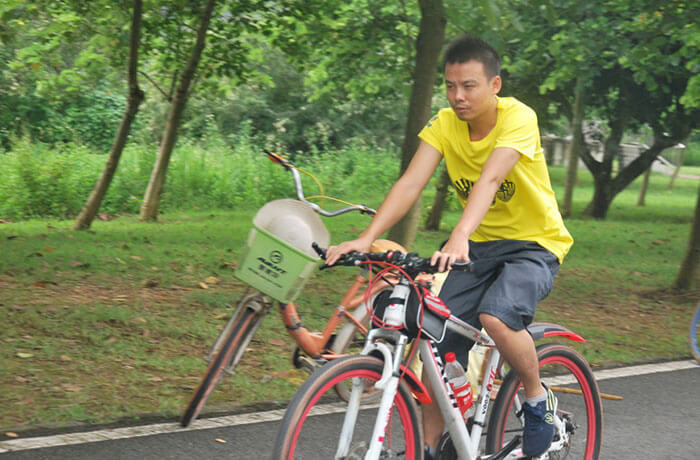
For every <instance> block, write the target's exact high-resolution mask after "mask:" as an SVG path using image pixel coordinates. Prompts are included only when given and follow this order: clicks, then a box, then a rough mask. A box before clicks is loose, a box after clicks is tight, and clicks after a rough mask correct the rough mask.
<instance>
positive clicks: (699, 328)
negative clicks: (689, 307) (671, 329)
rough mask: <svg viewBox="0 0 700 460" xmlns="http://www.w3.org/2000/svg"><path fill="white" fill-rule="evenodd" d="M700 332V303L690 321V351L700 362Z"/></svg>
mask: <svg viewBox="0 0 700 460" xmlns="http://www.w3.org/2000/svg"><path fill="white" fill-rule="evenodd" d="M699 333H700V305H699V306H698V308H697V310H695V315H694V316H693V321H691V323H690V336H689V341H690V352H691V353H692V354H693V357H694V358H695V359H696V360H697V361H698V362H700V348H698V334H699Z"/></svg>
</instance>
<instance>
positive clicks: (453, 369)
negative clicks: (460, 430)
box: [445, 352, 474, 421]
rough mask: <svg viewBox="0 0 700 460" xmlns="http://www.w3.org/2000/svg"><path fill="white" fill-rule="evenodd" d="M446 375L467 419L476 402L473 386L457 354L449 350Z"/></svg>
mask: <svg viewBox="0 0 700 460" xmlns="http://www.w3.org/2000/svg"><path fill="white" fill-rule="evenodd" d="M445 377H447V381H448V382H449V384H450V387H451V388H452V393H454V395H455V399H456V400H457V407H458V408H459V411H460V412H461V413H462V418H464V420H465V421H466V420H467V418H469V414H468V413H467V411H468V410H469V408H470V407H471V406H472V404H473V403H474V396H473V394H472V387H471V385H470V384H469V380H468V379H467V376H466V374H465V372H464V368H463V367H462V365H461V364H460V363H459V361H457V356H456V355H455V354H454V353H452V352H449V353H447V354H446V355H445Z"/></svg>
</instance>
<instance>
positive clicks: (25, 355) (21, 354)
mask: <svg viewBox="0 0 700 460" xmlns="http://www.w3.org/2000/svg"><path fill="white" fill-rule="evenodd" d="M17 357H18V358H22V359H27V358H33V357H34V355H33V354H31V353H24V352H22V351H20V352H18V353H17Z"/></svg>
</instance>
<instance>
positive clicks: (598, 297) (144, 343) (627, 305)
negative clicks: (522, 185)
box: [0, 168, 700, 429]
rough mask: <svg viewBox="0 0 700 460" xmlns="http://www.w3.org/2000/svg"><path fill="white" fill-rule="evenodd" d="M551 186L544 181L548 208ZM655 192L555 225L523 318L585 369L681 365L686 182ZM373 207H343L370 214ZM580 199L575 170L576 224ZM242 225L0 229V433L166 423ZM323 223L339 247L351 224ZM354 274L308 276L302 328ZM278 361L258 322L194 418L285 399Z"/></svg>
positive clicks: (196, 218) (220, 215)
mask: <svg viewBox="0 0 700 460" xmlns="http://www.w3.org/2000/svg"><path fill="white" fill-rule="evenodd" d="M563 175H564V171H563V170H562V169H561V168H553V169H552V178H553V182H554V183H555V187H556V188H557V192H558V193H559V194H560V195H561V183H562V182H563ZM667 185H668V178H667V177H665V176H660V175H653V176H652V179H651V185H650V191H649V193H648V195H647V198H646V206H644V207H641V208H640V207H637V206H636V202H637V194H638V193H639V181H637V182H636V183H634V184H632V186H631V187H630V188H629V189H628V190H626V191H625V192H624V193H623V194H621V195H620V196H618V197H617V198H616V200H615V201H614V202H613V205H612V206H611V209H610V212H609V217H608V219H607V220H605V221H596V220H591V219H587V218H583V217H575V218H572V219H568V220H567V222H566V224H567V226H568V228H569V230H570V231H571V233H572V234H573V236H574V238H575V240H576V243H575V245H574V247H573V249H572V251H571V253H570V255H569V256H568V257H567V260H566V262H565V264H564V265H563V266H562V267H561V271H560V275H559V277H558V278H557V280H556V284H555V288H554V292H553V293H552V295H550V297H549V298H547V299H546V300H545V301H544V302H543V303H542V304H541V306H540V309H539V313H538V318H537V319H538V320H544V321H556V322H559V323H561V324H562V325H565V326H567V327H569V328H571V329H573V330H575V331H576V332H578V333H580V334H582V335H583V336H584V337H586V338H587V339H588V342H587V343H585V344H582V345H577V347H578V348H579V350H581V351H582V352H583V353H584V355H585V356H586V357H587V359H588V360H589V361H590V362H591V364H592V365H593V366H595V367H610V366H617V365H620V364H629V363H640V362H649V361H656V360H665V359H684V358H687V357H688V356H689V352H688V348H687V345H686V335H687V328H688V324H689V321H690V317H691V314H692V311H693V309H694V307H695V305H696V304H697V303H698V301H699V300H700V294H699V293H698V291H691V292H688V293H684V294H678V293H673V292H670V291H669V290H668V289H667V288H668V286H670V284H671V282H672V281H673V279H674V277H675V275H676V273H677V270H678V266H679V264H680V261H681V259H682V257H683V255H684V253H685V249H686V246H687V242H688V236H689V231H690V225H691V222H692V214H693V210H694V206H695V200H696V197H697V186H698V183H697V181H696V180H693V179H687V178H678V179H677V180H676V182H675V184H674V187H673V189H672V190H669V189H668V187H667ZM329 193H330V194H332V190H331V191H329ZM381 193H382V192H381V191H377V193H376V195H375V196H371V197H367V196H363V197H355V198H356V199H358V200H361V201H362V202H366V203H367V204H369V205H370V206H378V204H379V202H378V201H379V200H380V197H381ZM431 193H432V191H428V193H427V194H426V195H427V196H426V197H425V203H426V204H429V203H430V199H431ZM591 195H592V186H591V180H590V175H589V174H588V173H587V172H585V171H582V172H581V174H580V184H579V186H578V188H577V189H576V192H575V215H576V216H581V214H582V211H583V209H584V207H585V205H586V204H587V203H588V201H589V200H590V198H591ZM345 198H347V197H345ZM351 198H352V197H351ZM254 214H255V210H254V209H241V210H239V211H192V212H179V213H170V214H167V215H163V216H162V217H161V218H160V220H159V222H158V223H151V224H142V223H139V222H138V221H137V219H136V217H133V216H120V217H117V218H115V219H114V220H111V221H99V222H95V224H94V225H93V227H92V229H91V230H90V231H84V232H76V231H73V230H71V225H72V222H70V221H47V220H40V221H27V222H17V223H13V222H10V223H2V224H0V292H1V293H2V294H1V295H0V307H1V308H2V311H3V312H4V318H5V321H4V325H3V326H4V327H3V328H2V330H0V344H2V346H1V347H0V394H1V395H2V396H1V397H0V401H2V404H1V405H2V408H3V410H2V412H0V427H4V428H7V429H9V428H12V429H18V427H21V426H29V425H35V424H45V423H62V422H68V421H76V420H79V421H90V422H109V421H115V420H119V419H124V418H133V419H137V418H139V417H143V416H145V415H146V414H154V413H155V414H161V415H163V416H165V417H173V418H174V417H176V416H177V415H178V414H179V413H180V411H181V410H182V409H183V408H184V406H185V405H186V403H187V401H188V399H189V397H190V395H191V393H192V391H193V390H194V388H195V387H196V385H197V383H198V382H199V379H200V378H201V376H202V374H203V372H204V370H205V369H206V363H205V362H204V361H203V360H202V359H201V357H202V356H204V355H205V354H206V352H207V351H208V349H209V346H211V344H212V343H213V341H214V339H215V338H216V336H217V333H218V330H219V328H220V327H222V326H223V325H224V323H225V321H226V318H227V314H228V313H229V312H230V309H231V306H232V304H235V302H236V299H238V298H239V297H240V296H241V294H242V292H243V291H244V290H245V286H244V285H242V284H241V283H240V282H238V281H237V280H236V279H235V278H234V276H233V269H232V268H233V267H235V266H236V264H237V262H238V260H239V257H240V255H241V251H242V249H243V247H244V245H245V240H246V237H247V233H248V230H249V227H250V221H251V219H252V216H253V215H254ZM458 217H459V214H458V210H457V209H456V207H455V206H454V203H451V208H450V211H448V213H447V214H446V215H445V216H444V218H443V227H442V228H441V230H440V231H437V232H426V231H422V232H421V233H420V234H419V238H418V241H417V243H416V246H415V248H414V249H415V250H416V251H417V252H419V253H421V254H426V255H427V254H429V253H431V252H432V250H433V248H435V247H436V246H437V244H438V243H439V242H440V241H443V240H444V239H446V237H447V236H448V234H449V228H450V225H452V224H453V223H454V222H456V220H457V218H458ZM326 223H327V225H328V226H329V229H330V231H331V234H332V235H333V241H334V242H339V241H342V240H343V239H346V238H349V237H351V236H353V235H355V234H356V233H357V232H358V231H359V230H360V229H361V228H362V227H363V226H364V225H365V223H366V217H361V216H359V215H350V216H343V217H339V218H336V219H329V220H326ZM353 275H354V272H353V271H352V270H351V269H347V268H345V269H338V270H328V271H325V272H322V273H320V274H317V275H316V276H314V278H313V279H312V280H311V281H310V283H309V284H308V285H307V289H306V290H305V292H304V293H303V294H302V295H301V296H300V298H299V299H298V300H299V302H298V303H299V304H300V307H299V311H300V314H301V315H302V317H303V318H304V319H305V322H306V323H307V324H308V325H310V326H311V327H312V328H313V327H316V328H318V327H321V325H322V324H324V323H325V320H326V319H327V317H328V315H329V314H330V311H331V307H333V306H334V304H335V302H337V301H338V300H339V297H340V296H341V295H342V292H343V291H344V287H343V286H345V280H349V279H350V278H351V277H352V276H353ZM339 286H340V287H339ZM292 351H293V346H292V342H291V341H290V339H288V337H287V335H286V332H285V329H284V327H283V325H282V322H281V321H280V319H279V318H278V317H277V316H276V315H274V316H273V315H270V317H269V318H267V319H266V321H265V323H264V324H263V326H262V328H261V330H260V331H259V332H258V334H257V336H256V337H255V339H254V340H253V342H252V343H251V345H250V348H249V350H248V352H247V353H246V355H245V356H244V358H243V360H242V363H241V364H240V366H239V368H238V371H237V373H236V375H235V376H233V377H228V378H226V379H225V380H224V381H223V382H222V383H221V384H220V385H219V386H218V387H217V389H216V390H215V392H214V393H213V396H212V398H211V399H210V402H209V404H208V407H209V408H228V409H230V408H232V407H234V406H235V407H239V406H241V405H246V404H251V403H255V402H260V401H283V400H286V399H288V398H290V397H291V395H292V394H293V393H294V391H295V389H296V388H297V387H298V385H299V384H300V383H301V382H302V381H303V379H304V378H305V374H304V373H303V372H301V371H297V370H295V369H293V368H292V366H291V364H290V356H291V354H292Z"/></svg>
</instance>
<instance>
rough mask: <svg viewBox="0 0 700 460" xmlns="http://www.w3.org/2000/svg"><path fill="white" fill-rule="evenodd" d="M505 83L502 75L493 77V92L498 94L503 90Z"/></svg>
mask: <svg viewBox="0 0 700 460" xmlns="http://www.w3.org/2000/svg"><path fill="white" fill-rule="evenodd" d="M502 85H503V80H501V76H500V75H496V76H495V77H493V78H492V79H491V90H492V91H493V94H498V92H499V91H501V86H502Z"/></svg>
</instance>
